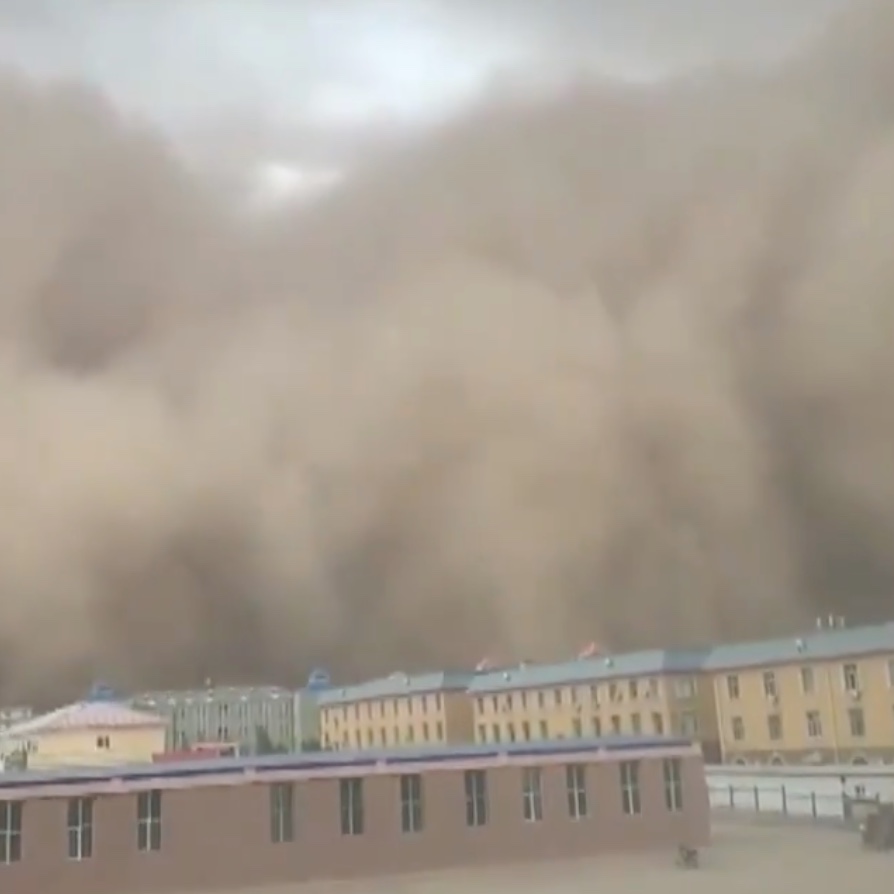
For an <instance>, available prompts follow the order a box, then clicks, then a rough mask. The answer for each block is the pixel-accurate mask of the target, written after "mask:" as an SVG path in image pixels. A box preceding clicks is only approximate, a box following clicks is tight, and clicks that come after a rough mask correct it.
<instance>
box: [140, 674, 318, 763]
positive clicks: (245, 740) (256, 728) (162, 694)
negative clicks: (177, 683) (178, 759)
mask: <svg viewBox="0 0 894 894" xmlns="http://www.w3.org/2000/svg"><path fill="white" fill-rule="evenodd" d="M307 692H308V690H302V691H301V692H299V693H295V692H293V691H291V690H289V689H284V688H281V687H278V686H209V687H208V688H206V689H186V690H164V691H156V692H144V693H141V694H140V695H137V696H135V697H133V698H132V699H131V704H132V705H133V706H134V707H136V708H140V709H143V710H152V711H157V712H159V713H161V714H163V715H164V716H166V717H167V718H168V719H169V722H170V729H169V733H168V740H167V747H168V748H169V749H170V750H179V749H184V748H189V747H190V746H191V745H194V744H196V743H199V742H202V743H211V742H224V743H232V744H234V745H237V746H238V747H239V750H240V752H241V753H243V754H257V753H265V752H285V751H295V750H298V748H299V747H300V746H301V744H302V741H303V740H306V739H307V738H317V737H318V733H317V725H316V722H315V719H314V718H315V715H316V708H315V704H316V701H315V698H312V697H311V696H310V695H307V694H306V693H307ZM315 733H317V735H316V736H314V734H315Z"/></svg>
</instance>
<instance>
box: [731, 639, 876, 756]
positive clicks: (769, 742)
mask: <svg viewBox="0 0 894 894" xmlns="http://www.w3.org/2000/svg"><path fill="white" fill-rule="evenodd" d="M890 662H891V658H890V657H889V656H888V655H875V656H868V657H862V658H848V657H844V658H842V659H840V660H835V661H816V662H808V661H805V662H801V663H798V664H791V663H789V664H782V665H764V666H761V667H754V668H747V669H743V670H735V669H730V670H727V671H725V672H722V673H718V674H717V675H716V676H715V678H714V693H715V700H716V703H717V706H718V715H719V718H720V728H721V731H722V747H723V754H724V760H725V761H726V762H728V763H732V762H735V761H768V760H775V761H783V762H789V761H791V762H795V761H797V762H801V761H805V760H807V761H815V762H819V761H835V762H838V761H843V762H849V761H853V760H856V761H866V760H875V759H892V758H894V688H892V685H891V684H892V667H891V666H890ZM845 668H847V675H846V672H845ZM852 670H855V671H856V676H855V677H854V676H853V675H852V673H851V671H852ZM846 676H847V680H846V679H845V677H846ZM731 678H732V679H731ZM732 681H736V682H732ZM854 682H856V686H853V687H852V686H851V684H852V683H854ZM765 684H766V685H765ZM773 684H775V692H776V695H775V696H773V695H771V694H768V692H767V689H768V688H769V689H772V688H773ZM774 716H775V717H776V718H778V720H775V721H771V720H770V718H771V717H774ZM771 724H772V727H771Z"/></svg>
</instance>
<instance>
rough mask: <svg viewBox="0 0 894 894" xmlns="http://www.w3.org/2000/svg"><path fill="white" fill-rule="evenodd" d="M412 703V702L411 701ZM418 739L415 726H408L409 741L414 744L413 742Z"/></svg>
mask: <svg viewBox="0 0 894 894" xmlns="http://www.w3.org/2000/svg"><path fill="white" fill-rule="evenodd" d="M410 704H412V702H410ZM415 741H416V729H415V727H412V726H408V727H407V742H408V743H409V744H410V745H412V744H413V742H415Z"/></svg>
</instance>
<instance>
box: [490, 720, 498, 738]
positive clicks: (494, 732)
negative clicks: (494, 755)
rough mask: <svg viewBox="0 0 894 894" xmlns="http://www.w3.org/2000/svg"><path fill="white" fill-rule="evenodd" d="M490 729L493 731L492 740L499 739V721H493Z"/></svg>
mask: <svg viewBox="0 0 894 894" xmlns="http://www.w3.org/2000/svg"><path fill="white" fill-rule="evenodd" d="M491 731H492V732H493V738H494V742H499V741H500V724H499V723H495V724H494V725H493V726H492V727H491Z"/></svg>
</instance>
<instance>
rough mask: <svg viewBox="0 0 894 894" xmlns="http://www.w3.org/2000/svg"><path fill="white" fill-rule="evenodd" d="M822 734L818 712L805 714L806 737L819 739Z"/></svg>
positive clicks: (821, 723)
mask: <svg viewBox="0 0 894 894" xmlns="http://www.w3.org/2000/svg"><path fill="white" fill-rule="evenodd" d="M822 734H823V721H822V718H821V717H820V712H819V711H808V712H807V735H808V737H809V738H811V739H819V738H820V737H821V736H822Z"/></svg>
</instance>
